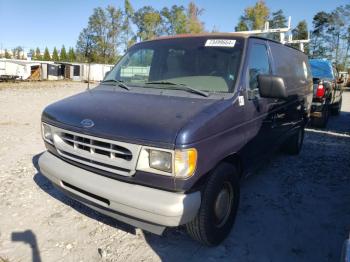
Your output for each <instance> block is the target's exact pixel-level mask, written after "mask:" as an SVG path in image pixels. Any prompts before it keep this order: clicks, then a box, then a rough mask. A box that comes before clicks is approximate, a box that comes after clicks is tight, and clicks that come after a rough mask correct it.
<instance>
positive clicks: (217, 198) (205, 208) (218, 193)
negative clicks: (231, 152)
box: [186, 163, 239, 246]
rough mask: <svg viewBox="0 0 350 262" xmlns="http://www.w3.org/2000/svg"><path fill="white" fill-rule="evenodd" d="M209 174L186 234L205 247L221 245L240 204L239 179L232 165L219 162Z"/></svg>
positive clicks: (231, 225)
mask: <svg viewBox="0 0 350 262" xmlns="http://www.w3.org/2000/svg"><path fill="white" fill-rule="evenodd" d="M208 175H209V178H208V181H207V182H206V184H205V186H204V188H203V190H202V203H201V206H200V208H199V211H198V213H197V215H196V217H195V218H194V220H192V221H191V222H189V223H188V224H187V225H186V230H187V232H188V234H189V235H190V236H191V237H192V238H193V239H195V240H197V241H199V242H201V243H202V244H204V245H207V246H216V245H218V244H220V243H221V242H222V241H223V240H224V239H225V238H226V237H227V236H228V234H229V233H230V231H231V229H232V227H233V224H234V221H235V218H236V214H237V209H238V205H239V178H238V174H237V171H236V169H235V168H234V166H232V165H230V164H228V163H222V164H220V165H219V166H218V167H216V168H215V169H214V170H213V171H212V172H211V173H210V174H208Z"/></svg>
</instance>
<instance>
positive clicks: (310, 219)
mask: <svg viewBox="0 0 350 262" xmlns="http://www.w3.org/2000/svg"><path fill="white" fill-rule="evenodd" d="M85 87H86V85H85V84H81V83H71V82H57V83H54V82H41V83H21V84H6V83H0V261H2V260H6V261H7V260H8V261H11V262H12V261H31V260H34V261H40V260H41V261H126V260H128V261H160V260H162V261H228V260H229V261H339V257H340V252H341V248H342V243H343V241H344V240H345V238H346V237H347V235H348V233H349V232H350V190H349V188H350V92H347V93H344V101H343V108H342V113H341V115H340V116H338V117H331V119H330V123H329V126H328V128H327V129H326V130H316V129H308V130H307V132H306V137H305V143H304V148H303V150H302V152H301V154H300V155H299V156H287V155H283V154H281V153H278V154H276V155H275V156H273V157H272V158H271V159H270V161H269V163H266V164H265V166H263V167H262V168H261V169H260V170H259V171H258V172H256V174H255V175H253V176H250V177H249V178H248V179H246V180H245V181H243V183H242V189H241V190H242V192H241V193H242V196H241V204H240V208H239V212H238V217H237V220H236V224H235V228H234V230H232V232H231V234H230V236H229V238H228V239H227V240H226V241H225V242H224V243H223V244H222V245H220V246H218V247H215V248H207V247H203V246H200V245H199V244H197V243H196V242H194V241H192V240H191V239H190V238H189V237H188V236H187V235H186V233H185V232H184V230H183V229H182V228H178V229H169V230H168V231H166V234H165V235H164V236H162V237H158V236H155V235H152V234H149V233H145V232H143V231H141V230H140V229H135V228H133V227H130V226H127V225H125V224H122V223H120V222H118V221H115V220H113V219H111V218H108V217H105V216H103V215H100V214H98V213H96V212H94V211H92V210H90V209H88V208H86V207H84V206H82V205H81V204H79V203H77V202H75V201H73V200H70V199H69V198H67V197H65V196H64V195H63V194H61V193H60V192H59V191H57V190H56V189H55V188H53V187H52V185H51V184H50V183H49V182H48V181H47V180H46V179H45V178H44V177H43V176H42V175H41V174H39V173H38V172H37V170H36V168H35V165H36V163H37V159H38V156H39V155H40V153H41V152H43V151H44V145H43V142H42V140H41V135H40V114H41V111H42V109H43V108H44V107H45V106H46V105H48V104H50V103H52V102H53V101H56V100H59V99H62V98H64V97H67V96H69V95H72V94H74V93H77V92H80V91H82V90H84V89H85Z"/></svg>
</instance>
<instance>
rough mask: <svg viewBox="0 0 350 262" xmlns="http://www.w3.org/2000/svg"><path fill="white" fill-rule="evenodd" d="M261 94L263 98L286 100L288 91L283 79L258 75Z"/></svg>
mask: <svg viewBox="0 0 350 262" xmlns="http://www.w3.org/2000/svg"><path fill="white" fill-rule="evenodd" d="M258 85H259V93H260V96H261V97H266V98H280V99H286V98H287V97H288V95H287V89H286V86H285V84H284V80H283V78H282V77H278V76H271V75H258Z"/></svg>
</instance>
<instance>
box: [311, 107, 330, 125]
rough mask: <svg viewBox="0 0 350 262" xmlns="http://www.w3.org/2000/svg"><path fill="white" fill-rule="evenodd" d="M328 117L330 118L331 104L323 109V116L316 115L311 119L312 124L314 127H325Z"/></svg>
mask: <svg viewBox="0 0 350 262" xmlns="http://www.w3.org/2000/svg"><path fill="white" fill-rule="evenodd" d="M328 119H329V106H328V105H327V106H325V108H324V110H323V111H322V116H321V117H314V118H312V119H311V125H312V126H314V127H320V128H325V127H326V126H327V124H328Z"/></svg>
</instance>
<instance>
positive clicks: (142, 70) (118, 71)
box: [105, 37, 243, 92]
mask: <svg viewBox="0 0 350 262" xmlns="http://www.w3.org/2000/svg"><path fill="white" fill-rule="evenodd" d="M242 49H243V41H242V40H237V39H236V40H234V39H222V38H220V39H210V38H208V37H192V38H173V39H163V40H156V41H149V42H144V43H140V44H137V45H135V46H134V47H132V48H131V49H130V50H129V51H128V52H127V53H126V55H125V56H124V57H123V58H122V59H121V60H120V62H119V63H118V64H117V65H116V66H115V67H114V68H113V69H112V71H111V72H110V73H109V74H108V75H107V76H106V78H105V81H110V80H118V81H122V82H123V83H125V84H126V85H128V86H141V87H156V88H162V89H175V88H174V85H175V87H176V84H178V85H186V86H187V87H190V88H193V89H197V90H201V91H205V92H232V91H233V88H234V85H235V82H236V79H237V74H238V70H239V65H240V61H241V54H242ZM179 89H180V88H179Z"/></svg>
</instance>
